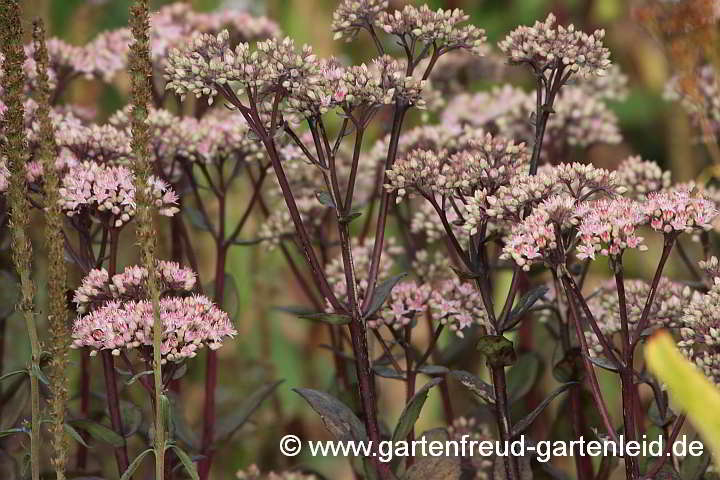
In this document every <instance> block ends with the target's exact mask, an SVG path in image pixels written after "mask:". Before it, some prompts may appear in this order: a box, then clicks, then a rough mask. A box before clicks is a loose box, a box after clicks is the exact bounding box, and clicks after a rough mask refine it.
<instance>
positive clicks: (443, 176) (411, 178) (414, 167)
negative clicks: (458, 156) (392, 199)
mask: <svg viewBox="0 0 720 480" xmlns="http://www.w3.org/2000/svg"><path fill="white" fill-rule="evenodd" d="M445 156H446V153H445V152H444V151H440V152H434V151H432V150H413V151H411V152H410V153H408V154H407V155H406V156H405V157H402V158H399V159H398V160H397V161H396V162H395V164H394V165H393V168H391V169H390V170H387V171H386V174H387V178H388V183H387V184H385V188H386V189H387V190H389V191H395V192H397V199H396V200H397V202H398V203H400V202H401V201H402V199H403V198H404V197H405V196H406V195H412V194H413V193H419V194H420V195H422V196H432V195H434V194H436V193H439V194H442V193H444V192H446V191H447V190H448V189H449V188H451V187H452V183H451V180H450V175H451V171H450V169H449V167H448V164H447V162H446V159H445Z"/></svg>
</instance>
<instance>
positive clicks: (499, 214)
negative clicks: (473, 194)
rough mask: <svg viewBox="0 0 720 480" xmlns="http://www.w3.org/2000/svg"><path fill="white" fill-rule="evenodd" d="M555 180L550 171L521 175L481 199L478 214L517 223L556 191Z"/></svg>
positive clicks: (556, 184) (556, 183)
mask: <svg viewBox="0 0 720 480" xmlns="http://www.w3.org/2000/svg"><path fill="white" fill-rule="evenodd" d="M558 188H559V185H558V182H557V178H555V175H554V174H553V172H552V171H551V170H548V171H539V172H538V173H537V175H528V174H527V173H522V174H518V175H515V176H514V177H512V178H511V179H510V183H509V184H508V185H503V186H501V187H500V188H499V189H498V191H497V193H495V194H494V195H490V196H488V197H487V198H485V199H483V201H484V204H485V205H486V206H485V207H483V205H478V206H479V207H480V208H479V213H480V214H482V215H485V216H487V217H490V218H494V219H496V220H497V221H501V222H506V223H507V222H519V221H521V220H522V219H523V218H524V217H525V214H526V212H527V211H528V210H531V209H532V208H534V207H535V206H537V205H539V204H540V203H542V202H544V201H545V200H547V199H548V198H550V197H551V196H552V195H553V194H555V193H556V192H557V191H558Z"/></svg>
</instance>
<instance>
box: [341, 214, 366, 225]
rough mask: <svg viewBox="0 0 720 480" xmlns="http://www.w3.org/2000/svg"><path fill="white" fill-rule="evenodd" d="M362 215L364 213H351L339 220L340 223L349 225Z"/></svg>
mask: <svg viewBox="0 0 720 480" xmlns="http://www.w3.org/2000/svg"><path fill="white" fill-rule="evenodd" d="M361 215H362V212H351V213H350V214H348V215H344V216H342V217H340V218H338V222H340V223H342V224H345V225H347V224H348V223H350V222H352V221H353V220H355V219H356V218H358V217H359V216H361Z"/></svg>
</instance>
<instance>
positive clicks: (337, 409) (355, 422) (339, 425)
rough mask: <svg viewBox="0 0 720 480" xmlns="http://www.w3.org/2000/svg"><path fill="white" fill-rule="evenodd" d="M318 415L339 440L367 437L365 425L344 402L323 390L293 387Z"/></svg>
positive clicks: (360, 439)
mask: <svg viewBox="0 0 720 480" xmlns="http://www.w3.org/2000/svg"><path fill="white" fill-rule="evenodd" d="M293 391H294V392H296V393H297V394H299V395H300V396H301V397H303V398H304V399H305V401H306V402H308V403H309V404H310V406H311V407H312V409H313V410H315V412H317V413H318V415H320V419H321V420H322V422H323V424H325V428H327V429H328V431H329V432H330V433H331V434H332V435H333V436H334V437H335V438H336V439H337V440H338V441H341V442H345V441H364V440H366V439H367V433H366V432H365V426H364V425H363V423H362V422H361V421H360V419H359V418H357V416H355V414H354V413H353V412H352V410H350V409H349V408H348V407H347V406H346V405H345V404H344V403H342V402H341V401H340V400H338V399H337V398H335V397H333V396H332V395H329V394H327V393H325V392H320V391H318V390H311V389H309V388H293Z"/></svg>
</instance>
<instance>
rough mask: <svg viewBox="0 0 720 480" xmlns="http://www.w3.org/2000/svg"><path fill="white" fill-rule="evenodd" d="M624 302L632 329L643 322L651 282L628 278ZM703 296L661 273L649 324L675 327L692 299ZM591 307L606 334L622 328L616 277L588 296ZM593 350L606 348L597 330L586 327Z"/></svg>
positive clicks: (592, 353)
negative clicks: (598, 336)
mask: <svg viewBox="0 0 720 480" xmlns="http://www.w3.org/2000/svg"><path fill="white" fill-rule="evenodd" d="M624 286H625V302H626V307H627V314H628V324H629V326H630V329H631V330H632V329H634V328H635V327H636V325H637V324H638V323H639V322H640V318H641V317H642V312H643V309H644V308H645V303H646V302H647V299H648V295H649V293H650V284H649V283H648V282H646V281H644V280H638V279H631V280H625V283H624ZM700 297H701V294H700V293H699V292H698V291H697V290H693V289H691V288H690V287H688V286H687V285H683V284H682V283H678V282H673V281H672V280H670V279H668V278H666V277H662V278H660V282H659V283H658V288H657V291H656V294H655V299H654V301H653V304H652V305H651V307H650V310H649V313H648V319H649V321H648V328H650V329H657V328H670V329H675V328H679V327H680V326H682V317H683V315H684V314H685V310H686V309H687V308H688V305H690V303H691V302H693V301H696V300H697V299H699V298H700ZM588 307H590V311H591V312H592V314H593V316H594V317H595V320H596V321H597V324H598V327H600V331H601V332H602V333H603V335H604V336H606V337H607V338H612V336H613V335H616V334H619V333H620V332H621V331H622V324H621V321H620V303H619V300H618V293H617V285H616V284H615V280H608V281H607V282H605V283H604V284H603V285H602V286H601V287H600V288H599V289H598V290H597V291H595V292H594V293H593V294H592V296H591V297H590V298H589V299H588ZM585 337H586V338H587V340H588V345H589V347H590V354H591V355H593V356H597V355H601V354H602V351H603V348H602V345H601V344H600V341H599V340H598V338H597V336H596V335H595V332H593V331H592V330H586V331H585Z"/></svg>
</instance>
